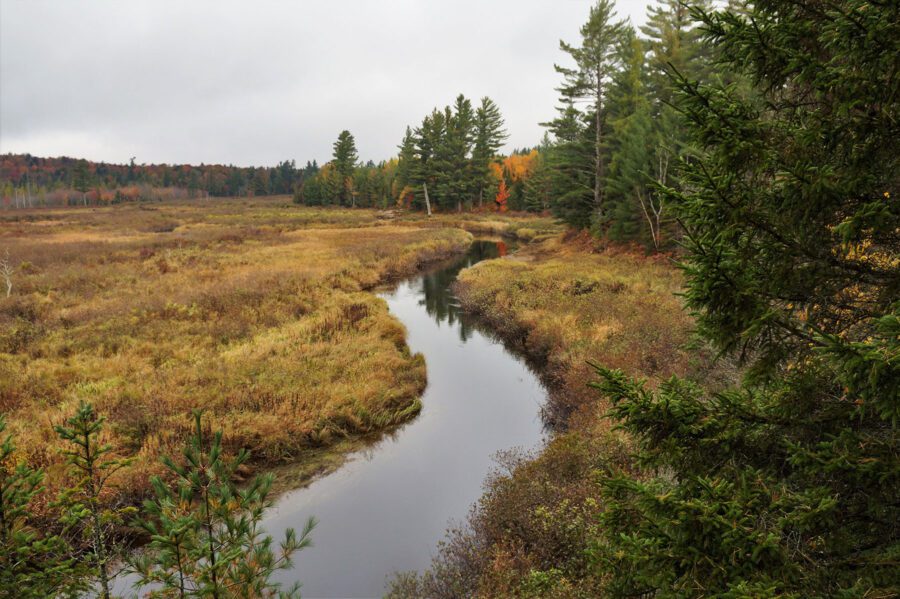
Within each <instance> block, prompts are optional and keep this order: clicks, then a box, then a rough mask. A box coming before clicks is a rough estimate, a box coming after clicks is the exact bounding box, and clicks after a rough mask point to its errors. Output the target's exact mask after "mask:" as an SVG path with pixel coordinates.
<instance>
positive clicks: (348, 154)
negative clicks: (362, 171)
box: [332, 129, 359, 206]
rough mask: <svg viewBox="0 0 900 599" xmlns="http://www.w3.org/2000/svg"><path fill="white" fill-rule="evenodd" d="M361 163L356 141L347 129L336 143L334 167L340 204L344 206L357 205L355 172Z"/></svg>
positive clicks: (333, 158) (333, 159)
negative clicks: (357, 164)
mask: <svg viewBox="0 0 900 599" xmlns="http://www.w3.org/2000/svg"><path fill="white" fill-rule="evenodd" d="M358 161H359V155H358V154H357V152H356V140H354V139H353V135H351V134H350V132H349V131H347V130H346V129H345V130H344V131H341V133H340V135H338V138H337V141H336V142H334V155H333V157H332V165H333V166H334V174H335V177H336V180H337V189H338V203H339V204H340V205H342V206H346V205H348V204H353V205H356V204H355V199H354V196H353V170H354V169H355V168H356V163H357V162H358Z"/></svg>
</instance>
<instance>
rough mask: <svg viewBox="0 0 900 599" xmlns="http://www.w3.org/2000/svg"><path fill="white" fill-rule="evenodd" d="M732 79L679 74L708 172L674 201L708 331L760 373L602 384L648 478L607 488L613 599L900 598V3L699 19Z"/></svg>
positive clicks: (606, 564) (809, 5)
mask: <svg viewBox="0 0 900 599" xmlns="http://www.w3.org/2000/svg"><path fill="white" fill-rule="evenodd" d="M694 14H695V16H696V17H697V18H699V19H701V20H702V22H703V23H704V25H703V27H704V29H705V31H706V36H707V38H708V42H709V43H710V45H711V46H714V47H716V48H718V50H719V52H721V59H722V60H723V61H725V65H726V67H727V68H730V69H733V70H735V71H737V72H738V73H743V74H745V75H746V76H747V77H748V78H749V80H750V81H753V82H754V83H755V86H756V90H758V91H757V92H756V97H747V96H746V95H745V93H744V90H743V89H742V88H741V86H740V85H738V84H736V83H729V84H722V85H712V84H697V83H696V82H695V81H693V80H691V79H690V78H688V77H686V76H685V75H684V74H682V73H678V72H674V73H673V74H674V77H675V79H676V81H677V87H678V89H679V95H678V105H679V107H680V108H679V109H680V111H681V112H682V114H683V115H684V118H685V119H686V122H687V124H688V126H689V131H690V133H691V136H692V139H691V141H692V143H693V144H695V145H696V146H697V148H699V153H698V155H697V156H696V157H695V158H693V159H691V160H689V161H686V162H683V163H682V169H681V175H680V178H681V184H680V188H673V187H668V188H667V189H666V190H665V193H666V196H667V200H668V201H669V202H670V205H671V206H672V207H673V209H674V210H675V212H676V214H677V216H678V218H679V220H680V222H681V223H682V225H683V226H684V229H685V243H686V245H687V250H688V252H689V253H688V256H687V259H686V261H685V263H684V271H685V274H686V277H687V290H686V294H685V299H686V302H687V306H688V308H689V309H690V310H691V311H692V312H693V313H694V314H695V316H696V318H697V322H698V329H699V332H700V334H701V335H702V336H703V337H704V338H705V339H706V340H708V341H709V342H710V343H711V344H712V345H713V346H714V347H715V348H716V349H718V350H719V351H721V352H722V353H724V354H728V355H734V356H736V357H738V358H739V359H740V360H742V361H743V362H744V363H745V365H746V367H747V371H746V372H747V373H746V377H745V379H744V381H743V383H742V385H741V386H740V387H739V388H735V389H731V390H726V391H723V392H720V393H710V392H708V391H706V390H704V389H702V388H701V387H699V386H697V385H695V384H692V383H688V382H685V381H682V380H678V379H672V380H670V381H669V382H667V383H666V384H665V385H663V386H662V387H661V388H660V389H659V390H658V391H655V392H652V391H650V390H648V389H646V388H645V387H644V385H643V384H642V383H641V382H640V381H637V382H635V381H631V380H629V379H627V378H626V377H625V376H624V375H623V374H622V373H621V372H618V371H611V370H608V369H604V368H598V369H597V370H598V373H599V374H600V375H601V380H600V382H598V383H597V386H598V388H599V389H600V390H601V391H602V393H603V394H604V395H606V396H608V397H610V398H611V399H612V401H613V409H612V415H613V416H614V417H615V418H617V419H619V420H620V421H621V423H622V426H623V427H624V429H625V430H627V431H628V432H629V433H630V434H631V435H632V436H633V437H634V439H636V441H637V443H638V448H639V453H638V459H639V463H640V464H641V465H642V466H643V468H644V472H645V476H644V477H637V478H635V477H633V476H627V475H624V474H623V475H622V476H619V477H615V478H612V479H611V480H609V481H607V483H606V484H605V487H606V491H605V495H606V497H605V505H606V512H605V514H604V516H603V524H604V528H603V529H602V530H603V534H602V535H601V536H600V538H598V541H597V543H596V545H595V548H594V551H595V558H596V559H597V568H598V569H600V570H601V571H603V572H605V573H606V575H607V576H608V592H609V593H610V594H612V595H614V596H635V595H648V596H650V595H652V596H667V597H694V596H729V597H775V596H778V597H821V596H835V597H862V596H871V597H876V596H877V597H887V596H892V595H894V594H896V593H897V592H898V590H900V568H898V567H897V558H898V556H900V460H898V453H897V439H898V431H897V426H898V423H900V303H898V301H897V298H898V297H900V236H898V231H900V208H898V203H897V201H896V196H897V193H898V182H900V181H898V173H900V168H898V166H900V165H898V161H900V144H898V126H897V114H898V111H897V98H898V91H900V89H898V81H897V78H896V73H897V72H898V61H900V47H898V44H900V42H898V40H900V36H898V33H900V31H898V29H900V25H898V24H900V7H898V6H897V5H896V4H895V3H872V2H862V1H857V0H845V1H842V2H834V3H828V4H827V5H823V4H821V3H818V2H793V3H783V2H774V1H767V0H760V1H758V2H755V3H754V4H753V6H752V7H751V8H749V9H748V12H747V13H741V12H737V11H722V12H705V11H702V10H699V9H698V10H696V11H695V12H694Z"/></svg>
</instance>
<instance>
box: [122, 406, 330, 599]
mask: <svg viewBox="0 0 900 599" xmlns="http://www.w3.org/2000/svg"><path fill="white" fill-rule="evenodd" d="M194 421H195V427H196V428H195V433H194V435H193V436H192V437H191V441H190V445H188V446H187V447H186V448H185V450H184V455H183V463H180V464H179V463H176V462H175V461H174V460H172V459H171V458H168V457H165V458H163V462H164V464H165V465H166V467H167V468H168V469H169V471H170V473H171V475H172V479H173V482H171V483H167V482H165V481H163V480H162V479H160V478H154V479H153V491H154V495H155V497H154V498H153V499H150V500H147V501H145V502H144V513H143V515H142V518H141V519H140V520H139V521H138V522H137V523H136V524H138V525H139V526H140V527H141V528H143V529H144V530H145V531H146V532H147V533H148V534H149V535H150V539H151V540H150V543H149V545H148V546H147V548H146V550H145V551H143V552H142V553H141V554H140V555H138V556H135V557H133V558H132V560H131V567H132V568H133V570H134V571H135V572H136V573H137V574H138V576H139V579H140V584H141V585H146V584H150V583H156V584H159V585H161V588H160V589H159V590H157V591H154V593H155V594H158V595H159V596H167V597H169V596H171V597H197V596H200V597H215V598H222V599H224V598H225V597H285V598H286V597H297V596H299V585H295V586H294V587H292V588H291V589H288V590H282V589H281V588H280V585H279V584H278V583H275V582H272V581H270V578H271V576H272V574H273V573H274V572H276V571H277V570H282V569H286V568H290V566H291V557H292V555H293V554H294V553H295V552H296V551H299V550H301V549H303V548H305V547H308V546H309V545H310V542H311V541H310V537H309V535H310V532H311V531H312V529H313V527H314V526H315V521H314V520H313V519H312V518H310V519H309V521H308V522H307V523H306V526H305V527H304V530H303V532H302V534H301V535H300V536H299V537H298V536H297V535H296V534H295V532H294V531H293V529H288V530H287V532H286V533H285V538H284V540H283V541H282V542H281V543H280V544H279V545H278V547H277V548H276V547H273V540H272V537H271V536H269V535H267V534H265V533H264V531H263V530H262V526H261V525H262V518H263V512H264V510H265V509H266V508H268V507H269V506H271V505H272V501H271V499H270V498H269V491H270V489H271V485H272V481H273V476H272V475H271V474H267V475H261V476H257V477H255V478H254V479H253V480H252V481H251V482H250V483H249V484H248V485H246V486H244V487H243V488H240V489H239V488H237V487H236V486H235V484H234V483H233V482H232V481H233V480H234V479H235V475H236V472H237V470H238V469H239V468H240V467H241V466H242V465H243V464H244V463H245V462H246V460H247V459H248V457H249V454H248V453H247V452H246V451H241V452H240V453H239V454H238V455H237V456H236V457H235V458H234V459H232V460H228V459H226V458H225V456H224V455H223V452H222V433H221V431H220V432H217V433H215V434H214V435H213V436H212V439H209V438H208V436H207V435H205V434H204V432H203V425H202V421H201V413H200V412H195V414H194Z"/></svg>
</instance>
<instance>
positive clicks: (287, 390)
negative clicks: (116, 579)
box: [0, 200, 471, 499]
mask: <svg viewBox="0 0 900 599" xmlns="http://www.w3.org/2000/svg"><path fill="white" fill-rule="evenodd" d="M470 241H471V235H470V234H468V233H466V232H464V231H461V230H459V229H453V228H444V229H440V230H436V231H435V230H430V229H423V228H421V227H415V226H412V225H397V224H391V223H387V224H385V223H383V222H381V221H380V220H379V219H378V217H377V213H376V212H374V211H350V210H325V209H307V208H297V207H293V206H290V205H289V204H282V203H280V202H279V201H277V200H276V201H264V202H258V203H256V204H255V205H254V204H249V205H248V204H246V203H243V202H238V201H235V202H223V201H218V202H216V203H214V204H210V205H205V206H204V205H198V204H193V205H188V204H183V205H181V204H171V205H169V204H161V205H150V206H147V205H127V206H116V207H111V208H103V209H60V210H40V211H34V212H31V213H17V214H15V215H8V216H7V215H3V216H0V251H2V250H9V253H10V256H11V258H12V259H13V261H14V263H15V264H16V265H17V271H16V273H15V275H14V280H13V283H14V287H13V293H12V296H11V297H10V298H9V299H5V300H0V410H2V411H3V412H4V413H5V414H7V418H8V420H9V429H10V432H12V433H13V434H14V435H15V436H16V439H17V443H18V446H19V448H20V450H21V451H22V452H23V455H24V456H25V458H26V459H27V460H28V461H29V462H30V463H32V465H34V466H43V467H47V468H48V471H49V473H50V476H49V477H48V478H49V483H50V487H51V489H52V487H53V486H55V484H56V478H57V477H55V476H54V473H56V472H57V471H58V468H57V465H58V464H59V463H60V456H59V453H58V450H57V447H58V442H57V439H56V435H55V434H54V433H53V430H52V427H53V425H54V424H59V423H60V421H61V420H62V418H63V417H64V415H65V414H67V413H69V412H71V411H72V410H73V408H74V407H75V405H77V403H78V402H79V401H80V400H82V399H84V400H87V401H90V402H92V403H94V405H95V406H96V408H97V411H98V412H99V413H101V414H104V415H106V416H107V417H108V419H109V426H107V427H106V431H107V432H106V435H107V439H106V440H107V441H108V442H110V443H112V444H113V446H114V447H115V448H116V449H117V451H118V452H119V453H121V454H123V455H132V456H135V457H136V458H137V459H136V461H135V463H134V465H133V466H131V467H130V468H129V469H128V470H127V471H125V472H124V473H123V475H122V477H121V479H120V480H119V481H118V483H119V489H120V491H121V493H122V496H123V498H125V499H127V498H129V497H131V498H135V497H137V496H139V495H141V494H142V493H143V491H144V490H145V489H146V488H147V485H148V480H149V477H150V476H151V475H152V474H154V473H157V472H158V471H159V462H158V459H159V456H160V454H162V453H171V452H173V451H175V450H176V448H178V447H180V446H181V445H182V443H183V441H184V439H185V437H186V436H187V435H188V433H189V430H188V429H189V427H190V421H189V418H188V414H189V412H190V410H191V409H192V408H203V409H205V410H206V411H207V414H208V416H207V418H208V421H209V422H210V424H211V426H212V427H213V428H216V429H222V430H224V433H225V436H224V438H225V441H226V443H227V444H228V445H229V446H230V447H231V448H236V447H248V448H249V449H251V451H252V452H253V455H254V456H255V458H256V459H257V460H258V461H262V462H266V463H275V462H281V461H285V460H289V459H293V458H294V457H296V456H297V454H298V452H300V451H301V450H304V449H309V448H321V447H329V446H332V445H333V444H335V443H336V442H338V441H340V440H343V439H346V438H347V437H354V436H359V435H364V434H366V433H370V432H372V431H377V430H381V429H383V428H385V427H387V426H390V425H391V424H394V423H397V422H400V421H403V420H406V419H408V418H409V417H410V416H411V415H413V414H414V413H415V412H416V411H417V410H418V408H419V403H418V396H419V394H420V393H421V391H422V389H423V388H424V385H425V367H424V364H423V361H422V359H421V356H416V355H410V353H409V350H408V348H407V346H406V343H405V331H404V330H403V328H402V325H400V324H399V323H398V322H397V321H396V320H395V319H394V318H393V317H392V316H391V315H390V314H388V312H387V307H386V305H385V303H384V302H383V301H382V300H380V299H379V298H377V297H376V296H374V295H373V294H372V293H370V292H368V291H367V290H369V289H371V288H372V287H374V286H376V285H378V284H380V283H383V282H386V281H389V280H391V279H395V278H397V277H400V276H402V275H405V274H409V273H412V272H414V271H415V270H416V269H417V268H419V267H420V266H421V265H422V264H424V263H426V262H428V261H432V260H436V259H439V258H441V257H445V256H447V255H450V254H452V253H455V252H459V251H461V250H463V249H464V248H465V247H466V246H467V245H468V244H469V243H470ZM317 459H321V456H319V458H317ZM48 496H49V494H48Z"/></svg>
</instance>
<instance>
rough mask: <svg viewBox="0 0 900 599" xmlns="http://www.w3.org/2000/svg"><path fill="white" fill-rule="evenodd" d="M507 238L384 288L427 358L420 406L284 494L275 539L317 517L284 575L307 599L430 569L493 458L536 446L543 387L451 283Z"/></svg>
mask: <svg viewBox="0 0 900 599" xmlns="http://www.w3.org/2000/svg"><path fill="white" fill-rule="evenodd" d="M502 247H503V246H500V247H498V244H497V243H494V242H489V241H476V242H475V243H474V244H473V245H472V247H471V248H470V249H469V252H468V253H467V254H466V255H465V256H464V257H462V258H460V259H458V260H455V261H453V262H452V263H449V264H447V265H444V266H442V267H441V268H438V269H435V270H432V271H431V272H427V273H425V274H423V275H419V276H416V277H413V278H412V279H409V280H407V281H404V282H402V283H400V284H399V285H398V286H397V288H396V289H395V290H394V291H391V292H388V293H384V294H382V297H383V298H384V299H385V300H386V301H387V303H388V307H389V308H390V311H391V313H393V314H394V316H396V317H397V318H398V319H400V321H401V322H403V324H404V325H405V326H406V329H407V331H408V343H409V346H410V348H411V349H412V351H414V352H421V353H422V354H423V355H424V356H425V364H426V366H427V369H428V387H427V389H426V390H425V394H424V395H423V397H422V405H423V409H422V413H421V414H420V415H419V416H418V417H417V418H416V419H415V420H413V421H412V422H411V423H409V424H407V425H406V426H404V427H403V428H401V429H400V430H399V431H397V432H396V433H395V434H394V435H392V436H391V437H388V438H385V439H384V440H382V441H381V442H380V443H378V444H377V445H375V446H373V447H371V448H370V449H369V450H367V451H365V452H363V453H361V454H360V455H358V456H356V457H355V459H353V460H352V461H350V462H349V463H348V464H347V465H345V466H344V467H343V468H341V469H340V470H338V471H337V472H335V473H334V474H332V475H330V476H327V477H325V478H322V479H320V480H318V481H316V482H314V483H313V484H312V485H310V486H309V487H306V488H304V489H299V490H297V491H293V492H290V493H287V494H285V495H283V496H282V497H281V499H280V500H279V502H278V503H277V505H276V506H275V508H274V509H273V510H272V514H271V516H270V517H269V518H268V519H267V522H266V528H267V529H268V530H269V531H271V532H272V533H273V534H274V536H275V538H276V539H277V538H279V537H280V536H281V531H282V530H283V529H284V528H286V527H289V526H293V527H295V528H297V529H299V528H302V525H303V522H304V520H305V519H306V518H307V517H308V516H310V515H314V516H315V517H316V518H317V519H318V520H319V525H318V526H317V527H316V529H315V531H314V532H313V543H314V546H313V547H312V548H310V549H307V550H304V551H302V552H300V553H299V554H297V559H296V565H295V568H294V569H293V570H292V571H290V572H289V573H285V575H283V576H282V580H284V581H285V582H293V581H295V580H300V581H301V582H302V583H303V587H302V588H301V592H302V594H303V597H305V598H309V599H312V598H317V597H323V598H324V597H379V596H381V594H382V592H383V591H384V588H385V581H386V580H387V579H388V577H389V575H390V574H391V573H392V572H395V571H405V570H421V569H424V568H427V567H428V565H429V562H430V560H431V556H432V555H433V553H434V550H435V547H436V545H437V542H438V541H439V540H440V539H441V538H442V537H443V533H444V530H445V529H446V527H447V524H448V521H449V520H452V519H455V520H457V521H459V520H462V519H463V518H465V516H466V514H467V513H468V510H469V507H470V506H471V505H472V503H473V502H475V501H476V500H477V499H478V497H479V496H480V495H481V485H482V483H483V481H484V478H485V476H486V475H487V474H488V472H489V471H490V470H491V468H492V466H493V464H494V462H493V456H494V455H495V454H496V453H497V452H498V451H500V450H504V449H509V448H512V447H524V448H531V447H535V446H537V445H538V444H539V443H540V442H541V440H542V436H543V427H542V424H541V420H540V416H539V413H540V407H541V406H542V405H543V403H544V401H545V399H546V394H545V391H544V388H543V387H542V386H541V383H540V382H539V380H538V378H537V377H536V376H535V375H534V374H533V373H532V372H531V371H530V370H529V369H528V367H527V366H526V365H525V363H524V361H523V360H522V359H520V358H519V357H517V356H515V355H513V354H512V353H510V352H509V351H507V350H506V349H505V348H504V346H503V344H502V342H500V341H499V340H498V339H496V337H495V336H493V335H491V334H490V333H489V332H487V331H485V330H483V329H481V328H479V326H478V325H477V324H476V323H475V322H474V319H472V318H471V317H470V316H468V315H467V314H465V313H464V312H463V311H462V310H460V308H459V306H458V304H457V303H456V299H455V298H454V297H453V295H452V293H451V292H450V285H451V284H452V283H453V281H455V280H456V275H457V274H458V273H459V271H461V270H462V269H463V268H467V267H470V266H472V265H474V264H475V263H477V262H480V261H481V260H485V259H489V258H496V257H497V256H498V255H499V254H500V252H501V250H502Z"/></svg>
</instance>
